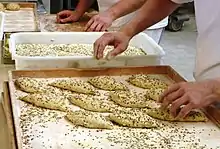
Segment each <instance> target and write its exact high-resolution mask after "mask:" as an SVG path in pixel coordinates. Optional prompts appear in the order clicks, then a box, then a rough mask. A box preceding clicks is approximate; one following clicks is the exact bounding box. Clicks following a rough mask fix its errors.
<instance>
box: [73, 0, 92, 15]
mask: <svg viewBox="0 0 220 149" xmlns="http://www.w3.org/2000/svg"><path fill="white" fill-rule="evenodd" d="M93 3H94V0H79V3H78V4H77V6H76V9H75V11H77V12H78V13H79V14H81V15H83V14H84V13H85V12H86V11H87V10H88V9H89V8H90V7H91V6H92V4H93Z"/></svg>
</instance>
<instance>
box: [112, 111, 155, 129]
mask: <svg viewBox="0 0 220 149" xmlns="http://www.w3.org/2000/svg"><path fill="white" fill-rule="evenodd" d="M109 119H110V120H111V121H113V122H115V123H117V124H119V125H121V126H126V127H133V128H155V127H158V124H157V123H156V121H155V120H154V119H153V118H151V117H150V116H148V115H147V114H146V113H144V112H134V113H131V112H130V113H128V112H120V113H112V114H110V115H109Z"/></svg>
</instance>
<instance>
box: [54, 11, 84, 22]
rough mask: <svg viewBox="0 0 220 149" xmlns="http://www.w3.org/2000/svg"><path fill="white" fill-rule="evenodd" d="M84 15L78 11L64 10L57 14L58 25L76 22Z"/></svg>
mask: <svg viewBox="0 0 220 149" xmlns="http://www.w3.org/2000/svg"><path fill="white" fill-rule="evenodd" d="M81 16H82V15H81V14H80V13H79V12H77V11H70V10H64V11H61V12H59V13H58V14H57V23H70V22H76V21H78V20H79V19H80V17H81Z"/></svg>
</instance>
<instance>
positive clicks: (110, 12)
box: [105, 9, 118, 21]
mask: <svg viewBox="0 0 220 149" xmlns="http://www.w3.org/2000/svg"><path fill="white" fill-rule="evenodd" d="M105 13H107V14H108V16H109V17H111V19H112V21H115V20H116V19H117V18H118V15H117V11H116V10H114V9H109V10H107V11H106V12H105Z"/></svg>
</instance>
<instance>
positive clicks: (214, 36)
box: [172, 0, 220, 80]
mask: <svg viewBox="0 0 220 149" xmlns="http://www.w3.org/2000/svg"><path fill="white" fill-rule="evenodd" d="M172 1H174V2H178V3H183V2H186V1H188V2H189V1H191V0H172ZM194 1H195V12H196V24H197V30H198V38H197V54H196V66H195V72H194V77H195V79H196V80H205V79H211V78H220V40H219V35H220V8H219V7H220V0H194Z"/></svg>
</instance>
